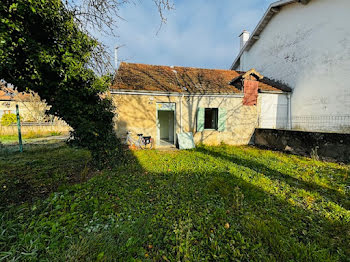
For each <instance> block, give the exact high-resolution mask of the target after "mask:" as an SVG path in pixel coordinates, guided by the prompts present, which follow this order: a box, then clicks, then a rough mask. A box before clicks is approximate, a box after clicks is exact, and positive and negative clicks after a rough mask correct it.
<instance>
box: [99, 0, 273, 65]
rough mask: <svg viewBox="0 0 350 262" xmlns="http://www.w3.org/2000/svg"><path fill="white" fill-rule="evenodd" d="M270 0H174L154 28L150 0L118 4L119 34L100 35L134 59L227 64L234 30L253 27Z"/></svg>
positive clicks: (233, 50)
mask: <svg viewBox="0 0 350 262" xmlns="http://www.w3.org/2000/svg"><path fill="white" fill-rule="evenodd" d="M274 1H275V0H175V1H174V4H175V10H172V11H170V12H167V13H166V17H167V20H168V21H167V23H166V24H165V25H163V26H162V28H161V30H160V31H159V32H158V34H157V31H158V29H159V25H160V18H159V15H158V13H157V10H156V8H155V6H154V4H153V3H152V1H151V0H142V1H135V2H136V4H135V5H134V4H129V5H126V6H123V7H122V8H121V10H120V14H121V16H122V17H123V18H124V19H125V21H119V23H118V28H116V34H118V36H119V37H118V38H114V37H107V36H105V37H103V38H102V39H100V40H102V41H103V42H104V43H105V44H107V45H108V46H109V47H110V49H113V47H114V46H116V45H123V47H122V48H120V49H119V55H118V56H119V60H120V61H126V62H134V63H145V64H156V65H177V66H191V67H202V68H221V69H228V68H229V66H230V65H231V63H232V62H233V60H234V58H235V57H236V55H237V54H238V51H239V38H238V36H239V34H240V33H241V32H242V30H243V29H246V30H248V31H252V30H253V29H254V28H255V26H256V25H257V23H258V22H259V20H260V19H261V17H262V15H263V14H264V12H265V11H266V9H267V7H268V6H269V4H270V3H272V2H274Z"/></svg>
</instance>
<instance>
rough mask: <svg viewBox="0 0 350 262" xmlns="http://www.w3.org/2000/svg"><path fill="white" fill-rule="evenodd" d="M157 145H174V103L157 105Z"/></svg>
mask: <svg viewBox="0 0 350 262" xmlns="http://www.w3.org/2000/svg"><path fill="white" fill-rule="evenodd" d="M157 129H158V132H157V136H158V137H157V144H158V145H163V146H166V145H174V144H175V103H157Z"/></svg>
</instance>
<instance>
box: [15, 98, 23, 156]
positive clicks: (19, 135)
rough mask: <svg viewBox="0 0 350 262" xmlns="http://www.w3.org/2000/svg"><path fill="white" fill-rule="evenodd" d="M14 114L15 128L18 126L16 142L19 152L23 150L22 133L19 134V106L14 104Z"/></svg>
mask: <svg viewBox="0 0 350 262" xmlns="http://www.w3.org/2000/svg"><path fill="white" fill-rule="evenodd" d="M16 115H17V128H18V143H19V152H21V153H22V152H23V144H22V134H21V119H20V117H19V108H18V105H16Z"/></svg>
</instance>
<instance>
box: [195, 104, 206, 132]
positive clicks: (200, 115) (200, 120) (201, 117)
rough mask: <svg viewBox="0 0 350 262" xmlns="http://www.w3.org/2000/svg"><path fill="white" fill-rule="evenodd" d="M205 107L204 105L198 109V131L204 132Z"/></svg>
mask: <svg viewBox="0 0 350 262" xmlns="http://www.w3.org/2000/svg"><path fill="white" fill-rule="evenodd" d="M204 112H205V109H204V108H202V107H199V108H198V111H197V132H202V131H203V130H204V114H205V113H204Z"/></svg>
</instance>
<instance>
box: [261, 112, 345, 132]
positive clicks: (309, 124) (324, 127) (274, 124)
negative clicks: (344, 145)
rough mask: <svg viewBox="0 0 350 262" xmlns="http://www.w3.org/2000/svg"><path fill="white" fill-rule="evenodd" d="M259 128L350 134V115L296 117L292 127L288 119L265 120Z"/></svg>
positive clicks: (292, 121) (292, 119) (292, 120)
mask: <svg viewBox="0 0 350 262" xmlns="http://www.w3.org/2000/svg"><path fill="white" fill-rule="evenodd" d="M259 127H260V128H272V129H292V130H302V131H312V132H317V131H319V132H337V133H349V134H350V115H320V116H311V115H303V116H295V117H292V118H291V125H289V121H288V118H286V117H274V118H273V117H271V118H263V119H261V120H260V121H259Z"/></svg>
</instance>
